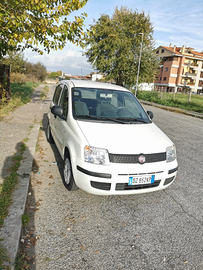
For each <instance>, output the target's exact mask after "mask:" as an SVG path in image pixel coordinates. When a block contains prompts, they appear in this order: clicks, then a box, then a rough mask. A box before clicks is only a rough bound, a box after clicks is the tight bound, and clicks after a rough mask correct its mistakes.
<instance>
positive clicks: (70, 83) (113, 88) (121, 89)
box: [59, 80, 129, 92]
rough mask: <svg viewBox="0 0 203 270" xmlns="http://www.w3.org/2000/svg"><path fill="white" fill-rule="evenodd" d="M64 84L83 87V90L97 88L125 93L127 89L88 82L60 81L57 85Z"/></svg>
mask: <svg viewBox="0 0 203 270" xmlns="http://www.w3.org/2000/svg"><path fill="white" fill-rule="evenodd" d="M61 83H66V84H68V85H70V87H84V88H97V89H99V88H100V89H111V90H119V91H127V92H129V90H128V89H126V88H125V87H122V86H120V85H116V84H112V83H105V82H95V81H90V80H63V81H60V82H59V84H61Z"/></svg>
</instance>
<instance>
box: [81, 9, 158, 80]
mask: <svg viewBox="0 0 203 270" xmlns="http://www.w3.org/2000/svg"><path fill="white" fill-rule="evenodd" d="M140 33H143V43H142V55H141V64H140V74H139V83H140V82H144V81H152V80H153V78H154V75H155V73H156V72H157V68H158V61H157V59H156V56H155V54H154V39H153V36H152V35H153V26H152V23H151V22H150V17H149V15H145V13H144V12H143V11H142V12H141V13H139V12H138V11H132V10H129V9H127V8H126V7H121V9H120V10H118V8H116V9H115V11H114V13H113V15H112V17H109V15H106V14H103V15H101V17H100V18H99V19H98V20H97V21H96V22H94V24H92V25H90V29H89V30H88V31H87V33H86V35H85V37H84V41H85V46H86V48H87V50H86V52H85V54H86V56H87V58H88V61H89V62H90V63H92V64H93V66H94V68H96V69H97V70H99V71H100V72H102V73H106V74H107V77H106V79H107V80H109V79H114V80H115V81H116V84H119V85H123V84H124V83H125V84H129V85H133V84H135V83H136V78H137V72H138V63H139V55H140V49H141V47H140V46H141V41H142V35H141V34H140Z"/></svg>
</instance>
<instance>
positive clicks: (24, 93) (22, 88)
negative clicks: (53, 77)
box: [0, 82, 40, 116]
mask: <svg viewBox="0 0 203 270" xmlns="http://www.w3.org/2000/svg"><path fill="white" fill-rule="evenodd" d="M39 84H40V83H32V82H27V83H11V99H10V100H9V101H8V102H4V103H3V104H1V105H0V115H2V116H3V115H7V114H9V112H11V111H13V110H14V109H16V108H18V107H20V106H22V105H24V104H27V103H28V102H30V100H31V98H30V95H31V94H32V93H33V91H34V89H35V88H36V87H37V86H38V85H39Z"/></svg>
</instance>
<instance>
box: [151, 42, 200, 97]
mask: <svg viewBox="0 0 203 270" xmlns="http://www.w3.org/2000/svg"><path fill="white" fill-rule="evenodd" d="M156 55H157V57H158V58H159V59H160V67H159V74H158V75H157V76H156V81H155V89H157V90H163V91H167V92H173V91H175V92H187V91H192V93H202V92H203V52H201V53H200V52H196V51H194V49H193V48H190V47H185V46H182V47H176V46H173V47H172V44H170V45H169V47H166V46H160V47H158V48H157V50H156Z"/></svg>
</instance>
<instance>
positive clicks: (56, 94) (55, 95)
mask: <svg viewBox="0 0 203 270" xmlns="http://www.w3.org/2000/svg"><path fill="white" fill-rule="evenodd" d="M61 90H62V87H61V85H58V86H57V87H56V90H55V93H54V96H53V102H54V104H55V105H58V101H59V97H60V94H61Z"/></svg>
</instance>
